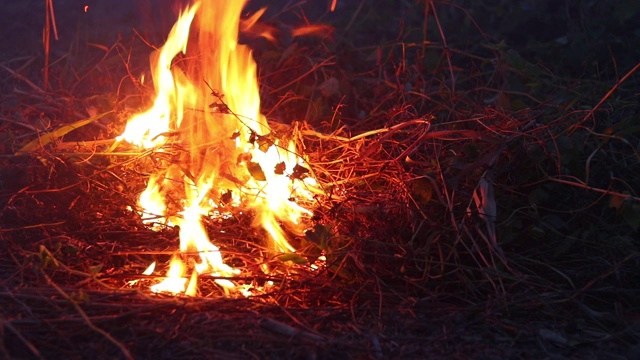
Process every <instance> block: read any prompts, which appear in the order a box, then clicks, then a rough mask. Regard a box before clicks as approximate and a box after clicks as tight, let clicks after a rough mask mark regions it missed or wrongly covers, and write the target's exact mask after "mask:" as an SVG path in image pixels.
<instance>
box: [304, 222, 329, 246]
mask: <svg viewBox="0 0 640 360" xmlns="http://www.w3.org/2000/svg"><path fill="white" fill-rule="evenodd" d="M304 236H305V237H306V238H307V240H309V241H311V242H312V243H314V244H315V245H316V246H317V247H318V248H319V249H321V250H328V246H327V245H328V242H329V239H330V238H331V237H332V236H333V235H331V232H330V231H329V228H328V227H327V226H324V225H321V224H316V225H315V226H314V227H313V230H308V231H306V232H305V233H304Z"/></svg>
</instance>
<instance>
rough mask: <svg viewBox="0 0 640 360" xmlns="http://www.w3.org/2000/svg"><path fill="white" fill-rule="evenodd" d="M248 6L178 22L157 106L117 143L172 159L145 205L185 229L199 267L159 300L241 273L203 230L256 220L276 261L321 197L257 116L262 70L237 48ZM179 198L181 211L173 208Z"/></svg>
mask: <svg viewBox="0 0 640 360" xmlns="http://www.w3.org/2000/svg"><path fill="white" fill-rule="evenodd" d="M244 5H245V1H211V0H210V1H195V2H194V3H193V4H192V5H191V6H189V7H188V8H187V9H186V10H185V11H184V12H183V13H182V14H181V15H180V17H179V19H178V21H177V22H176V24H175V25H174V26H173V28H172V29H171V32H170V34H169V36H168V39H167V41H166V43H165V44H164V46H162V47H161V48H160V49H158V50H157V51H156V52H155V53H154V54H153V55H152V56H151V68H152V74H153V81H154V86H155V88H156V94H157V96H156V98H155V101H154V103H153V106H152V107H151V108H150V109H148V110H147V111H145V112H143V113H141V114H137V115H135V116H134V117H133V118H131V119H130V120H129V122H128V124H127V127H126V129H125V131H124V133H123V134H122V135H121V136H120V138H119V139H120V140H124V141H127V142H129V143H132V144H135V145H138V146H141V147H145V148H154V149H157V151H158V152H164V153H165V154H167V153H169V152H171V153H175V155H171V156H170V158H171V160H169V161H168V162H167V164H165V165H166V166H162V170H159V171H157V172H156V173H155V174H153V175H152V176H151V177H150V179H149V183H148V186H147V188H146V190H145V191H144V192H143V193H142V194H141V195H140V199H139V204H140V206H141V207H142V209H143V213H144V214H145V217H146V219H145V220H146V221H148V222H156V223H157V222H163V223H166V224H169V225H177V226H179V227H180V252H181V253H182V254H183V255H184V254H186V253H193V254H198V256H199V258H198V259H197V260H196V262H195V263H194V264H193V265H192V266H189V264H186V263H185V262H184V261H183V259H182V258H181V257H180V256H174V258H173V260H172V262H171V264H170V268H169V271H168V275H167V279H166V280H165V281H163V282H161V283H159V284H157V285H155V286H153V287H152V290H153V291H156V292H171V293H186V294H188V295H193V294H195V293H196V291H197V277H198V275H199V274H211V275H213V276H216V277H226V276H231V275H234V274H235V273H236V270H235V269H233V268H231V267H230V266H228V265H226V264H225V263H224V262H223V259H222V255H221V254H220V251H219V249H218V247H216V246H215V245H214V244H212V243H211V241H210V239H209V237H208V235H207V232H206V230H205V228H204V226H203V224H202V218H203V217H206V216H209V215H210V214H211V213H212V212H214V211H217V209H219V208H220V207H221V206H222V205H234V206H243V207H246V208H248V209H252V210H255V212H256V218H255V225H259V226H261V227H262V228H264V229H265V230H266V232H267V233H268V234H269V238H270V240H271V242H272V243H271V248H272V250H273V251H274V252H292V251H295V249H294V248H293V247H292V246H291V245H290V244H289V242H288V241H287V237H286V235H285V231H284V230H283V228H282V226H285V227H286V229H287V231H288V232H290V233H293V234H301V233H302V231H303V229H302V228H301V220H302V219H303V217H305V216H308V215H310V214H311V212H310V211H309V210H308V209H306V208H304V207H302V206H300V205H298V204H297V203H296V199H310V198H311V197H312V196H313V192H314V191H317V186H316V184H315V181H314V179H313V178H312V177H309V176H307V175H308V174H307V173H308V171H309V170H308V169H307V167H306V166H305V160H304V159H303V158H302V157H300V156H299V155H297V151H296V144H295V141H294V140H293V139H292V138H289V139H287V140H286V141H284V140H283V139H278V138H277V137H276V136H273V135H272V134H271V131H270V128H269V125H268V124H267V121H266V119H265V117H264V115H262V114H261V113H260V96H259V88H258V80H257V74H256V73H257V70H256V64H255V62H254V60H253V58H252V55H251V50H250V49H249V48H248V47H247V46H245V45H241V44H238V30H239V28H240V25H241V24H240V21H241V20H240V12H241V10H242V9H243V7H244ZM252 20H255V19H252ZM247 26H250V24H249V25H247V24H245V27H247ZM192 30H193V31H192ZM175 149H179V151H173V150H175ZM176 194H178V195H176ZM176 197H178V198H179V201H178V202H177V204H178V205H177V206H176V205H175V204H176V202H175V201H174V202H172V201H169V198H174V199H175V198H176ZM190 267H192V268H193V271H192V272H191V274H190V275H189V268H190ZM148 272H149V273H151V272H153V269H151V268H150V269H148ZM217 282H218V283H219V284H220V285H222V286H224V287H226V288H229V287H233V286H234V285H233V284H232V283H231V282H229V281H227V280H217Z"/></svg>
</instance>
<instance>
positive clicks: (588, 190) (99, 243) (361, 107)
mask: <svg viewBox="0 0 640 360" xmlns="http://www.w3.org/2000/svg"><path fill="white" fill-rule="evenodd" d="M182 4H184V2H182V3H181V2H174V1H169V0H162V1H155V2H153V4H152V5H150V3H149V2H146V1H141V0H140V1H130V2H125V1H120V2H108V1H97V0H91V1H86V2H77V1H67V0H52V1H48V0H47V1H45V0H31V1H20V2H12V3H11V4H7V5H4V6H3V8H2V10H1V11H2V12H3V13H2V15H3V16H2V18H3V19H4V20H3V22H2V24H0V28H1V29H2V33H3V34H5V36H3V37H2V39H0V48H1V49H2V52H1V54H0V79H1V87H0V88H1V89H2V93H1V98H0V128H1V129H2V131H1V133H0V254H1V255H0V299H1V300H0V303H1V304H2V306H1V307H0V321H2V327H0V330H1V331H0V339H1V341H0V354H2V355H1V356H2V357H4V358H20V359H21V358H45V359H47V358H78V359H80V358H89V357H93V358H140V359H144V358H203V357H204V358H216V357H219V358H271V359H274V358H301V359H316V358H320V359H325V358H326V359H332V358H376V359H378V358H380V359H383V358H385V359H386V358H394V359H395V358H397V359H406V358H416V359H417V358H442V359H451V358H454V359H457V358H459V359H467V358H471V359H532V358H533V359H537V358H541V359H542V358H545V359H547V358H548V359H565V358H575V359H639V358H640V347H639V346H638V344H639V343H640V341H639V340H640V304H639V302H638V299H639V298H640V288H639V287H638V285H637V284H638V283H640V279H639V276H640V275H639V274H640V253H639V252H638V248H639V246H640V242H639V241H638V239H639V235H638V229H639V228H640V198H639V196H638V189H640V183H639V182H638V181H639V180H638V179H640V176H639V175H640V174H638V173H639V170H640V161H639V160H640V155H639V154H638V151H639V150H640V145H639V144H640V142H639V138H638V134H639V131H638V130H639V127H638V125H637V121H638V116H639V114H640V112H639V110H640V108H639V105H638V93H637V89H638V75H637V69H638V68H639V67H640V63H638V59H640V56H639V55H640V50H638V49H640V46H639V45H640V27H638V24H640V21H639V20H640V5H638V4H637V1H635V0H617V1H609V2H598V1H582V2H579V3H574V2H570V1H562V2H558V1H552V0H544V1H529V0H520V1H502V0H494V1H487V2H483V4H482V5H480V4H477V2H474V1H466V0H460V1H450V2H449V1H445V2H432V1H424V0H420V1H412V0H406V1H400V2H398V1H393V2H392V1H383V0H360V1H347V0H338V1H337V2H336V8H335V10H334V11H331V10H330V6H331V4H332V1H313V2H309V3H305V2H300V3H297V2H286V3H285V2H275V1H266V0H263V1H252V2H250V4H249V5H248V7H247V10H246V15H247V16H248V15H249V14H252V13H254V12H255V11H256V10H257V9H259V8H261V7H262V6H265V5H266V6H267V7H268V10H267V12H266V13H265V14H264V16H263V19H262V20H263V21H262V23H261V24H262V26H264V27H265V28H273V29H276V30H277V32H276V40H275V41H267V40H265V39H262V38H256V37H253V36H249V35H243V38H242V41H244V42H246V43H248V44H249V45H250V46H252V48H253V49H254V53H253V54H254V57H255V59H256V61H257V63H258V67H259V75H260V81H261V96H262V107H263V112H264V113H265V114H267V116H268V119H269V121H270V122H271V123H272V128H273V129H274V134H284V133H294V134H296V135H298V136H299V138H300V139H301V140H302V142H303V145H304V150H300V151H304V153H305V154H306V155H308V156H309V166H310V168H311V170H312V174H313V176H315V177H317V179H318V180H319V181H320V183H322V184H323V186H324V188H325V190H326V192H325V194H324V195H322V196H318V197H317V198H316V199H315V202H314V203H313V204H311V206H312V207H313V210H314V216H313V218H310V219H308V223H307V225H308V229H307V232H306V234H304V235H291V237H292V241H293V242H295V244H296V245H297V246H298V248H299V251H298V255H296V257H293V258H292V257H291V255H290V257H289V259H294V260H295V261H293V262H294V263H297V264H291V261H283V260H282V258H280V257H279V256H271V257H265V255H264V252H263V251H262V249H263V247H262V246H263V245H264V244H263V241H264V237H265V234H264V233H262V232H261V231H259V230H257V229H256V228H254V227H252V226H251V223H252V221H253V214H251V213H246V212H241V211H239V210H234V211H235V212H234V214H233V215H234V216H233V217H232V218H231V219H226V220H219V219H215V218H211V219H207V220H206V221H205V225H206V228H207V231H208V232H209V233H210V234H215V236H216V241H217V243H218V244H219V245H220V246H221V248H222V252H223V254H225V260H226V261H227V262H228V263H230V264H232V265H233V266H237V267H239V268H242V269H244V270H245V272H244V273H243V275H242V276H241V277H239V278H238V279H235V281H238V282H243V283H252V284H256V285H264V284H265V283H266V282H267V281H273V282H274V283H275V284H276V286H275V287H273V288H272V289H270V290H268V291H266V292H264V293H261V294H259V295H257V296H254V297H250V298H244V297H241V296H231V295H225V293H224V291H223V290H222V289H221V288H220V287H218V286H217V285H215V284H214V282H213V280H212V279H208V280H207V279H204V280H203V281H202V285H201V289H200V293H199V294H198V296H197V297H187V296H172V295H162V294H153V293H151V292H150V291H149V290H148V287H147V286H148V285H149V284H151V283H152V282H153V281H155V277H154V276H151V277H146V276H143V275H141V273H142V271H143V270H144V268H145V267H146V266H147V265H148V264H149V263H150V261H152V260H158V261H159V262H160V263H161V264H166V262H167V261H168V259H169V258H170V254H171V253H172V252H173V251H174V249H175V247H176V245H177V237H178V229H176V228H174V227H166V228H164V229H163V230H161V231H154V230H152V229H150V228H148V227H147V226H145V225H144V224H143V223H142V221H141V219H140V218H139V216H138V215H137V213H136V212H135V210H132V209H136V208H137V196H138V194H139V193H140V192H141V191H142V190H143V189H144V187H145V184H146V182H147V181H148V178H149V174H150V173H151V172H152V171H153V170H154V167H155V166H158V164H161V163H162V160H161V159H160V160H158V159H159V158H158V156H159V155H158V153H155V154H154V155H153V156H150V154H149V153H144V152H141V151H140V150H139V149H135V148H133V147H121V148H119V149H117V150H116V151H115V152H114V151H109V150H108V148H109V146H110V144H112V143H113V139H114V138H115V137H116V136H117V135H119V134H120V133H121V131H122V129H123V127H124V125H125V123H126V120H127V118H128V117H130V116H131V115H132V114H134V113H136V112H138V111H140V109H143V108H145V107H146V106H148V104H149V103H150V102H151V99H152V96H153V88H152V86H151V85H150V83H149V82H146V83H142V82H141V81H140V79H141V77H142V75H143V74H146V76H147V77H148V76H149V68H148V67H149V61H148V57H149V54H150V53H151V52H152V51H153V48H154V47H158V46H160V45H162V43H163V41H164V40H165V38H166V34H167V32H168V30H169V28H170V27H171V25H172V23H173V21H174V20H175V18H176V16H177V13H178V12H179V9H180V8H181V6H182ZM48 6H52V8H53V12H51V7H48ZM46 14H49V17H48V19H49V21H50V22H49V23H50V25H51V26H49V27H48V28H47V30H43V28H44V27H45V24H46V19H47V16H46ZM51 14H54V16H53V17H52V16H51ZM53 19H55V29H56V32H54V31H53V29H54V27H53V25H52V22H51V20H53ZM318 24H320V25H322V26H319V27H317V28H315V31H313V32H311V33H310V34H308V35H305V36H293V35H292V34H294V33H295V30H296V29H305V28H306V29H312V28H309V27H308V26H309V25H318ZM56 33H57V39H56ZM43 34H44V35H45V36H44V37H43ZM47 36H48V37H49V40H48V41H46V39H47ZM43 38H44V39H45V41H44V42H45V44H43ZM46 44H48V46H45V45H46ZM45 69H46V71H45ZM69 125H71V127H70V126H69ZM221 229H222V230H224V235H221V231H220V230H221ZM321 251H324V252H325V254H326V256H327V266H326V267H325V268H323V269H322V270H321V271H319V272H314V271H311V270H310V268H309V264H308V263H307V262H306V261H311V260H313V259H314V258H315V257H316V256H317V255H318V254H319V253H320V252H321ZM262 264H266V265H268V266H269V267H270V268H271V269H272V273H271V274H270V275H269V276H266V275H264V274H263V273H261V272H259V268H260V266H261V265H262Z"/></svg>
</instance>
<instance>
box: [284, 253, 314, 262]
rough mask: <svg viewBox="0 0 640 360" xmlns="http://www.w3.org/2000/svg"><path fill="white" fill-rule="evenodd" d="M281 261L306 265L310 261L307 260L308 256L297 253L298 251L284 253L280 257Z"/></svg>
mask: <svg viewBox="0 0 640 360" xmlns="http://www.w3.org/2000/svg"><path fill="white" fill-rule="evenodd" d="M279 259H280V261H283V262H284V261H291V262H293V263H294V264H297V265H304V264H306V263H308V262H309V261H308V260H307V258H306V257H304V256H302V255H299V254H296V253H286V254H282V255H280V257H279Z"/></svg>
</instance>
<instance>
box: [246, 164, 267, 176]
mask: <svg viewBox="0 0 640 360" xmlns="http://www.w3.org/2000/svg"><path fill="white" fill-rule="evenodd" d="M247 170H249V174H251V177H253V178H254V179H256V180H257V181H267V177H266V176H265V175H264V171H262V167H261V166H260V164H258V163H257V162H253V161H251V162H248V163H247Z"/></svg>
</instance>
